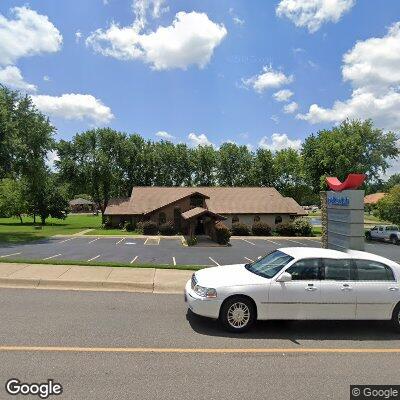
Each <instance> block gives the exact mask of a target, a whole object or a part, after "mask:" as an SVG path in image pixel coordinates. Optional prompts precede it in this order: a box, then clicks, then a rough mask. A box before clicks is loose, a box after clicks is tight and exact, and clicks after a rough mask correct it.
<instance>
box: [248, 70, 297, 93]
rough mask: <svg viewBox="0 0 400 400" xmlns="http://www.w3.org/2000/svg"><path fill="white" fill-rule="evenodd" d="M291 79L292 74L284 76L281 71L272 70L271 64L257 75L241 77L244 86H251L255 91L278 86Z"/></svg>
mask: <svg viewBox="0 0 400 400" xmlns="http://www.w3.org/2000/svg"><path fill="white" fill-rule="evenodd" d="M292 81H293V75H290V76H286V75H285V74H284V73H283V72H281V71H276V70H274V69H273V68H272V67H271V66H265V67H264V68H263V70H262V72H261V73H260V74H259V75H255V76H252V77H251V78H248V79H242V82H243V83H244V85H245V86H248V87H251V88H253V89H254V90H255V91H256V92H258V93H262V92H264V91H265V90H268V89H271V88H278V87H280V86H282V85H286V84H288V83H291V82H292Z"/></svg>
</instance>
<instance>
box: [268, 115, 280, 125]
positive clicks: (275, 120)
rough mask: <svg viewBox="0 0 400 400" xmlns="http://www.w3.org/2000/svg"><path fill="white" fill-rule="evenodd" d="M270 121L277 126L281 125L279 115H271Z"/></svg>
mask: <svg viewBox="0 0 400 400" xmlns="http://www.w3.org/2000/svg"><path fill="white" fill-rule="evenodd" d="M270 119H271V121H274V122H275V124H278V123H279V117H278V116H277V115H271V117H270Z"/></svg>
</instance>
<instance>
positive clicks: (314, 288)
mask: <svg viewBox="0 0 400 400" xmlns="http://www.w3.org/2000/svg"><path fill="white" fill-rule="evenodd" d="M306 290H307V291H308V292H313V291H315V290H317V288H316V287H313V286H309V287H306Z"/></svg>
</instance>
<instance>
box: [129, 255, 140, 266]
mask: <svg viewBox="0 0 400 400" xmlns="http://www.w3.org/2000/svg"><path fill="white" fill-rule="evenodd" d="M138 257H139V256H136V257H135V258H134V259H133V260H132V261H131V264H133V263H134V262H135V261H136V260H137V259H138Z"/></svg>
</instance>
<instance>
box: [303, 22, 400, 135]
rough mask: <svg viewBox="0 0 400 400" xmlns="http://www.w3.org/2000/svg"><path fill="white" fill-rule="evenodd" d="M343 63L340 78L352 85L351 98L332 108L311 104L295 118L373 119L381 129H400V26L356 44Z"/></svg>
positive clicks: (337, 102) (333, 120)
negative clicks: (382, 35)
mask: <svg viewBox="0 0 400 400" xmlns="http://www.w3.org/2000/svg"><path fill="white" fill-rule="evenodd" d="M343 62H344V64H343V67H342V73H343V79H344V80H345V81H349V82H350V83H351V85H352V86H353V92H352V94H351V96H350V98H349V99H346V100H342V101H341V100H337V101H335V102H334V104H333V106H332V108H323V107H321V106H319V105H317V104H312V105H311V106H310V108H309V111H308V113H306V114H299V115H297V118H298V119H302V120H306V121H309V122H310V123H320V122H341V121H342V120H344V119H346V118H360V119H366V118H372V119H373V120H374V122H375V124H377V125H378V126H379V127H381V128H384V129H393V130H398V129H400V113H399V110H400V91H399V85H400V72H399V71H400V23H399V22H398V23H396V24H394V25H393V26H392V27H391V28H390V29H389V31H388V33H387V35H385V36H384V37H383V38H370V39H367V40H365V41H360V42H358V43H356V45H355V46H354V47H353V48H352V49H351V50H350V51H349V52H347V53H346V54H345V55H344V57H343Z"/></svg>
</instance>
